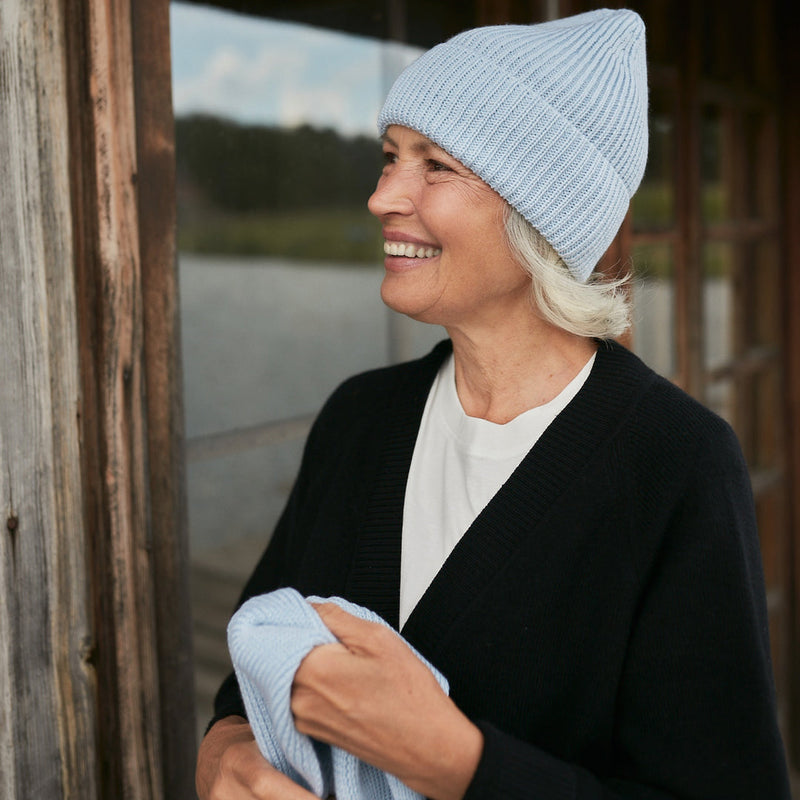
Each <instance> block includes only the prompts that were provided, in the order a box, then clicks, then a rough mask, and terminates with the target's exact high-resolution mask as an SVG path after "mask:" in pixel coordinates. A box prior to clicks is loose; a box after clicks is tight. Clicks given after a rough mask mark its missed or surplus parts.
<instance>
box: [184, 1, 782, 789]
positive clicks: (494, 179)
mask: <svg viewBox="0 0 800 800" xmlns="http://www.w3.org/2000/svg"><path fill="white" fill-rule="evenodd" d="M646 106H647V98H646V75H645V54H644V31H643V26H642V23H641V20H640V19H639V18H638V16H637V15H636V14H634V13H633V12H630V11H610V10H602V11H596V12H590V13H588V14H583V15H579V16H576V17H571V18H567V19H563V20H559V21H556V22H550V23H545V24H542V25H534V26H500V27H492V28H482V29H476V30H474V31H467V32H465V33H463V34H461V35H459V36H457V37H455V38H454V39H452V40H450V41H449V42H446V43H445V44H442V45H439V46H438V47H436V48H434V49H433V50H432V51H430V52H429V53H427V54H425V55H424V56H423V57H422V58H421V59H419V60H418V61H417V62H415V64H413V65H412V66H411V67H409V69H408V70H406V72H404V73H403V75H401V77H400V78H399V79H398V81H397V83H396V84H395V86H394V87H393V88H392V91H391V92H390V94H389V97H388V98H387V101H386V104H385V106H384V108H383V110H382V112H381V116H380V119H379V126H380V129H381V133H382V136H383V148H384V154H385V158H386V164H385V166H384V170H383V173H382V175H381V177H380V179H379V181H378V186H377V189H376V191H375V193H374V194H373V195H372V197H371V198H370V201H369V207H370V210H371V211H372V213H373V214H375V216H376V217H378V218H379V219H380V221H381V223H382V226H383V233H384V239H385V251H386V260H385V267H386V275H385V278H384V282H383V285H382V289H381V294H382V297H383V300H384V301H385V302H386V303H387V304H388V305H389V306H391V307H392V308H394V309H396V310H398V311H400V312H402V313H405V314H408V315H409V316H411V317H413V318H415V319H418V320H423V321H425V322H431V323H437V324H440V325H443V326H445V328H446V329H447V332H448V335H449V340H448V341H447V342H445V343H443V344H441V345H439V346H438V347H437V348H436V349H434V351H433V352H432V353H431V354H430V355H428V356H427V357H425V358H423V359H421V360H419V361H415V362H411V363H409V364H405V365H401V366H396V367H390V368H387V369H383V370H377V371H373V372H370V373H366V374H364V375H361V376H357V377H356V378H353V379H351V380H350V381H348V382H346V383H345V384H343V385H342V386H341V387H340V388H339V389H338V390H337V391H336V392H335V393H334V395H333V396H332V397H331V398H330V400H329V401H328V403H327V404H326V406H325V408H324V409H323V410H322V412H321V413H320V415H319V418H318V420H317V422H316V423H315V426H314V429H313V430H312V432H311V434H310V436H309V439H308V442H307V445H306V450H305V454H304V459H303V464H302V466H301V470H300V474H299V477H298V481H297V483H296V485H295V487H294V490H293V492H292V495H291V497H290V500H289V503H288V505H287V508H286V509H285V511H284V514H283V516H282V517H281V520H280V521H279V523H278V526H277V529H276V532H275V534H274V537H273V539H272V541H271V543H270V545H269V547H268V549H267V552H266V553H265V555H264V557H263V558H262V560H261V562H260V563H259V564H258V566H257V567H256V570H255V572H254V574H253V576H252V577H251V579H250V581H249V583H248V585H247V586H246V588H245V591H244V595H243V597H249V596H252V595H256V594H260V593H263V592H267V591H269V590H271V589H274V588H277V587H280V586H292V587H295V588H296V589H297V590H299V591H300V592H301V593H302V594H304V595H311V594H314V595H319V596H334V595H339V596H343V597H345V598H347V599H348V600H350V601H352V602H355V603H358V604H360V605H363V606H366V607H367V608H369V609H372V610H373V611H376V612H377V613H379V614H380V615H381V616H382V617H383V618H384V619H385V620H386V621H388V622H389V623H390V624H391V625H392V626H394V627H396V628H398V629H399V630H400V631H401V633H402V635H403V637H404V638H405V639H406V640H407V641H408V642H409V643H411V644H412V645H413V646H414V647H415V648H417V650H419V651H420V652H421V653H422V654H423V655H424V656H425V657H426V658H427V659H429V661H430V662H431V663H432V664H433V665H435V666H436V667H437V668H438V669H439V670H440V671H441V672H442V673H443V674H444V675H445V676H446V677H447V679H448V680H449V682H450V697H448V696H447V695H445V694H444V693H443V692H442V690H441V689H440V688H439V686H438V684H437V683H436V681H435V680H434V679H433V678H432V676H431V674H430V672H429V671H428V670H427V668H425V667H424V666H422V665H421V662H420V661H419V660H417V659H416V657H415V656H413V655H412V654H411V651H410V650H409V649H408V648H407V646H406V645H405V644H404V643H403V641H402V640H401V639H400V638H399V637H396V636H394V635H393V634H391V633H390V632H387V631H386V630H384V629H382V628H381V627H380V626H378V625H375V624H374V623H369V622H365V621H363V620H360V619H356V618H354V617H351V616H349V615H348V614H346V613H345V612H343V611H342V610H341V609H339V608H338V607H336V606H333V605H330V604H325V605H321V606H319V609H318V610H319V613H320V615H321V616H322V619H323V621H324V622H325V624H326V625H327V626H328V627H329V628H330V630H331V631H332V632H333V634H334V635H335V636H336V637H337V638H338V640H339V644H332V645H326V646H322V647H318V648H316V649H314V650H312V652H311V653H310V654H309V655H308V657H307V658H306V659H305V660H304V661H303V662H302V664H301V666H300V668H299V669H298V671H297V673H296V675H295V679H294V684H293V694H292V703H291V710H292V713H293V714H294V719H295V723H296V726H297V729H298V730H299V731H301V732H302V733H306V734H309V735H311V736H313V737H315V738H317V739H319V740H322V741H325V742H329V743H332V744H334V745H337V746H339V747H341V748H343V749H344V750H346V751H348V752H350V753H352V754H354V755H356V756H357V757H359V758H361V759H362V760H364V761H366V762H368V763H370V764H373V765H375V766H377V767H379V768H380V769H382V770H385V771H386V772H389V773H391V774H393V775H396V776H398V777H399V778H400V779H401V780H402V781H403V782H404V783H405V784H407V785H408V786H409V787H411V788H412V789H414V790H416V791H418V792H419V793H421V794H423V795H425V796H427V797H431V798H434V799H435V800H439V799H440V798H441V799H442V800H444V799H445V798H446V799H447V800H449V799H450V798H453V799H456V798H462V797H463V798H468V799H470V800H477V799H478V798H484V797H485V798H501V797H502V798H532V797H536V798H541V799H542V800H551V799H553V800H555V799H556V798H559V799H560V798H609V799H610V798H665V799H666V798H710V797H717V798H726V800H734V799H735V798H755V797H758V798H764V799H765V800H766V799H774V798H788V797H789V790H788V787H787V778H786V768H785V764H784V759H783V753H782V746H781V741H780V736H779V733H778V730H777V726H776V721H775V707H774V689H773V685H772V677H771V665H770V657H769V642H768V634H767V621H766V611H765V603H764V590H763V580H762V577H761V566H760V561H759V549H758V540H757V534H756V528H755V520H754V512H753V503H752V497H751V494H750V487H749V480H748V475H747V469H746V467H745V465H744V463H743V459H742V456H741V453H740V450H739V447H738V444H737V442H736V440H735V437H734V435H733V433H732V432H731V430H730V428H729V427H728V426H727V425H726V424H725V423H724V422H722V421H721V420H720V419H718V418H717V417H715V416H714V415H713V414H711V412H709V411H707V410H706V409H704V408H703V407H702V406H700V405H699V404H698V403H696V402H695V401H693V400H692V399H690V398H689V397H688V396H686V395H685V394H683V393H682V392H681V391H680V390H678V389H677V388H675V387H674V386H672V385H671V384H669V383H668V382H667V381H665V380H663V379H661V378H660V377H658V376H656V375H655V374H654V373H653V372H651V371H650V370H649V369H648V368H647V367H645V366H644V365H643V364H642V363H641V362H640V361H638V360H637V359H636V358H635V357H634V356H633V355H632V354H630V353H629V352H627V351H626V350H624V349H623V348H622V347H620V346H618V345H616V344H614V343H613V342H612V341H611V340H612V339H613V338H614V337H616V336H618V335H619V334H620V333H621V332H622V331H623V330H624V329H625V327H626V325H627V301H626V298H625V293H624V289H623V288H622V287H620V285H619V284H616V283H609V282H605V281H603V280H602V278H599V277H597V276H591V273H592V271H593V269H594V267H595V265H596V263H597V261H598V259H599V257H600V256H601V255H602V253H603V252H604V251H605V249H606V248H607V247H608V245H609V244H610V242H611V240H612V239H613V237H614V235H615V233H616V231H617V229H618V227H619V225H620V223H621V221H622V218H623V216H624V214H625V211H626V209H627V206H628V203H629V200H630V196H631V195H632V193H633V192H634V191H635V189H636V187H637V185H638V183H639V181H640V179H641V175H642V172H643V169H644V161H645V157H646V141H647V133H646V111H647V108H646ZM243 716H244V709H243V706H242V702H241V698H240V696H239V693H238V691H237V688H236V682H235V679H234V678H233V677H232V678H229V679H228V681H227V682H226V684H224V685H223V687H222V689H221V690H220V693H219V695H218V697H217V703H216V716H215V720H214V724H213V725H212V726H211V727H210V729H209V732H208V734H207V736H206V738H205V740H204V742H203V744H202V746H201V750H200V757H199V760H198V772H197V780H198V789H199V792H200V796H201V797H202V798H235V797H250V798H252V797H258V798H310V797H312V796H313V795H311V794H310V793H309V792H307V791H305V790H304V789H302V788H301V787H300V786H298V785H296V784H294V783H292V782H291V781H289V780H288V778H286V777H285V776H283V775H281V774H280V773H278V772H276V771H275V770H273V769H271V768H270V766H269V765H268V764H267V763H266V762H265V761H264V760H263V759H262V758H261V756H260V755H259V753H258V750H257V748H256V746H255V743H254V740H253V737H252V733H251V731H250V728H249V726H248V724H247V722H246V720H245V719H244V718H243Z"/></svg>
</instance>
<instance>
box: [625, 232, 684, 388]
mask: <svg viewBox="0 0 800 800" xmlns="http://www.w3.org/2000/svg"><path fill="white" fill-rule="evenodd" d="M673 259H674V256H673V248H672V245H670V244H666V243H661V244H650V245H639V246H637V247H634V249H633V265H634V269H635V275H636V279H635V281H634V285H633V327H632V336H633V349H634V351H635V352H636V354H637V355H638V356H639V357H640V358H642V359H643V360H644V361H645V362H646V363H647V364H649V365H650V366H651V367H652V368H653V369H654V370H656V372H659V373H661V374H662V375H665V376H667V377H671V376H673V375H674V374H675V371H676V354H675V346H676V341H675V340H676V336H675V276H674V270H673Z"/></svg>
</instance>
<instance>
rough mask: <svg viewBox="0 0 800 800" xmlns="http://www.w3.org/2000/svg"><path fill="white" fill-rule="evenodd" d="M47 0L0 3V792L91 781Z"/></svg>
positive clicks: (55, 49)
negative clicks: (0, 309) (1, 311)
mask: <svg viewBox="0 0 800 800" xmlns="http://www.w3.org/2000/svg"><path fill="white" fill-rule="evenodd" d="M62 22H63V16H62V7H61V3H60V2H58V0H4V2H2V3H0V52H1V53H2V58H1V59H0V88H1V89H2V97H3V100H2V103H0V186H1V187H2V190H0V297H2V302H3V313H2V314H0V465H2V468H0V511H2V517H0V719H2V724H0V796H2V797H3V798H5V799H6V800H16V799H18V798H19V799H21V798H27V797H31V796H35V797H43V798H44V797H66V798H86V800H93V798H96V797H97V796H98V794H97V791H98V787H97V780H96V773H97V756H96V753H97V747H96V744H97V737H96V732H95V712H96V707H97V701H96V694H95V674H94V667H93V662H94V654H95V651H94V644H93V638H92V632H91V613H90V596H89V591H88V586H89V581H88V576H87V570H86V549H87V542H86V535H85V530H86V526H85V518H84V513H83V509H84V506H83V486H82V474H81V468H80V463H81V459H80V449H79V448H80V439H79V425H78V420H79V416H80V414H81V398H80V383H79V359H78V337H77V329H76V324H75V315H76V314H75V307H76V298H75V292H74V282H73V271H72V263H73V256H74V251H73V241H72V219H71V209H70V202H69V201H70V190H69V187H70V176H69V169H68V163H67V162H68V155H69V153H68V139H67V130H68V124H67V123H68V113H69V111H68V104H67V101H66V97H67V85H66V76H65V72H64V65H65V63H66V54H65V49H64V41H63V36H62Z"/></svg>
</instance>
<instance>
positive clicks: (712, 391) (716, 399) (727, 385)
mask: <svg viewBox="0 0 800 800" xmlns="http://www.w3.org/2000/svg"><path fill="white" fill-rule="evenodd" d="M735 402H736V392H735V388H734V384H733V381H730V380H724V381H715V382H713V383H709V384H708V385H707V386H706V394H705V404H706V405H707V406H708V407H709V408H710V409H711V410H712V411H714V412H715V413H717V414H719V415H720V416H721V417H722V418H723V419H725V420H727V421H728V422H729V423H730V424H731V425H734V424H735V421H736V420H735V414H736V407H735Z"/></svg>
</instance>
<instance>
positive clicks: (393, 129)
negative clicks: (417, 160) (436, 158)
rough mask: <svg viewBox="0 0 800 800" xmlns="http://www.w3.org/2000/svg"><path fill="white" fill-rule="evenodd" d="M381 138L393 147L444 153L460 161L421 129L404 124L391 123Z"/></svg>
mask: <svg viewBox="0 0 800 800" xmlns="http://www.w3.org/2000/svg"><path fill="white" fill-rule="evenodd" d="M381 140H382V141H383V142H385V143H387V144H389V145H391V146H392V147H397V148H400V147H403V148H404V149H405V148H408V149H409V150H411V151H412V152H414V153H420V154H422V155H425V154H427V153H432V152H433V153H438V154H440V155H441V154H444V155H447V156H449V157H450V158H452V159H454V160H455V161H458V159H457V158H455V156H453V155H451V154H450V153H448V152H447V150H445V149H444V148H442V147H439V145H438V144H436V142H432V141H431V140H430V139H429V138H428V137H427V136H424V135H423V134H421V133H420V132H419V131H415V130H414V129H413V128H405V127H403V126H402V125H390V126H389V127H388V128H387V129H386V133H384V134H383V136H381Z"/></svg>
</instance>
